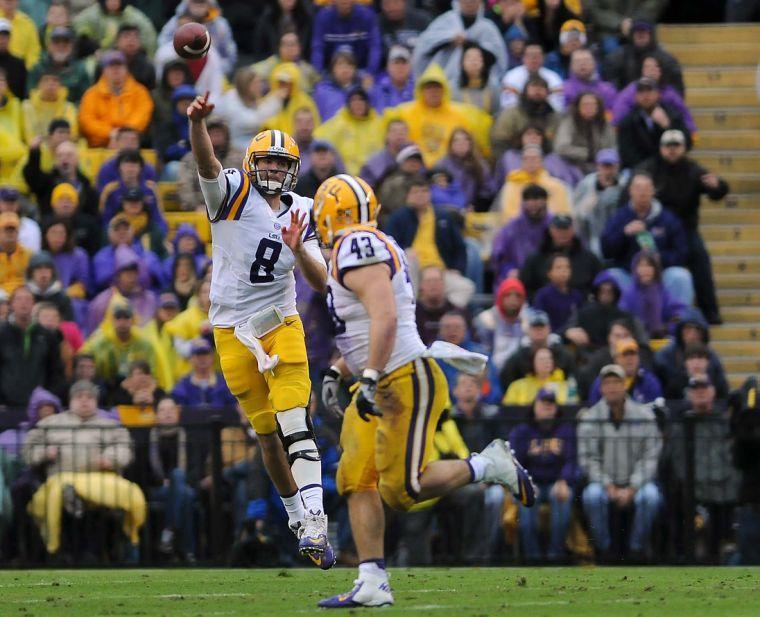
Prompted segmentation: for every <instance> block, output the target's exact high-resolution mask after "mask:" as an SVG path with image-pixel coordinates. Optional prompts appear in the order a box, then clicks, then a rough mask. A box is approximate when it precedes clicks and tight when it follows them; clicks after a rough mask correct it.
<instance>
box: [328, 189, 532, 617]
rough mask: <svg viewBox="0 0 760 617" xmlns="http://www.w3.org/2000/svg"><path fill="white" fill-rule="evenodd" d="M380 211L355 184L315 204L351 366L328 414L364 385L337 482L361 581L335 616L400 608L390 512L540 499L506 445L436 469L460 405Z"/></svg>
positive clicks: (332, 379) (344, 440) (335, 371)
mask: <svg viewBox="0 0 760 617" xmlns="http://www.w3.org/2000/svg"><path fill="white" fill-rule="evenodd" d="M378 210H379V205H378V203H377V199H376V197H375V195H374V193H373V191H372V189H371V188H370V187H369V185H368V184H367V183H366V182H364V180H362V179H360V178H357V177H354V176H350V175H347V174H341V175H337V176H333V177H331V178H328V179H327V180H325V181H324V182H323V183H322V185H321V186H320V187H319V189H318V190H317V193H316V195H315V197H314V220H315V225H316V228H317V235H318V236H319V238H320V241H321V243H322V244H323V246H325V247H330V248H331V249H332V257H331V260H330V263H329V266H328V270H329V277H328V285H327V305H328V310H329V311H330V314H331V316H332V319H333V321H334V325H335V328H336V344H337V346H338V349H339V351H340V353H341V354H342V358H341V360H340V361H339V362H338V363H337V364H336V365H335V366H333V367H331V368H330V371H329V372H328V375H327V376H326V377H325V381H324V383H323V393H322V397H323V400H324V402H325V405H326V407H327V408H328V409H329V410H330V411H332V412H334V413H338V414H340V413H342V411H341V408H340V405H339V404H338V399H337V390H338V386H339V382H340V379H341V378H342V377H348V376H350V375H353V376H355V377H356V378H358V380H359V381H358V387H357V388H356V390H355V391H354V395H353V398H352V400H351V403H350V404H349V406H348V407H347V408H346V410H345V416H344V418H343V428H342V431H341V437H340V442H341V448H342V450H343V452H342V455H341V459H340V464H339V466H338V474H337V481H338V490H339V492H340V493H341V494H343V495H347V496H348V508H349V515H350V520H351V529H352V531H353V536H354V541H355V543H356V548H357V552H358V555H359V559H360V562H361V563H360V565H359V577H358V578H357V580H356V581H355V582H354V587H353V589H352V590H350V591H349V592H347V593H345V594H342V595H338V596H334V597H332V598H329V599H326V600H323V601H322V602H320V603H319V605H320V606H321V607H324V608H346V607H355V606H383V605H387V604H392V603H393V595H392V593H391V589H390V585H389V582H388V575H387V573H386V571H385V562H384V554H383V539H384V534H385V519H384V515H383V503H382V502H383V501H385V503H387V504H388V505H389V506H390V507H392V508H394V509H397V510H409V509H411V508H413V507H417V508H419V507H425V506H426V505H432V503H434V502H435V500H436V499H437V498H439V497H441V496H443V495H445V494H447V493H450V492H451V491H454V490H456V489H457V488H459V487H461V486H464V485H465V484H469V483H471V482H493V483H499V484H503V485H505V486H507V487H509V489H510V490H511V491H512V493H514V494H515V496H516V497H517V498H518V499H520V501H521V502H522V503H523V504H525V505H532V503H533V501H534V498H535V493H534V488H533V484H532V482H531V480H530V478H529V476H528V474H527V473H526V472H525V470H524V469H523V468H522V467H521V466H520V464H519V463H518V462H517V460H516V459H515V458H514V456H513V455H512V452H511V450H510V448H509V444H508V443H507V442H505V441H503V440H494V441H493V442H492V443H491V444H489V445H488V447H486V448H485V449H484V450H483V452H481V453H477V454H473V455H472V456H471V457H470V458H469V459H467V460H438V461H432V462H431V461H430V458H431V453H432V451H433V437H434V434H435V430H436V427H437V425H438V421H439V420H440V418H441V415H442V414H443V412H444V411H445V410H446V409H447V408H448V407H449V405H450V402H449V395H448V385H447V383H446V378H445V377H444V375H443V372H442V371H441V369H440V367H439V366H438V364H437V363H436V362H435V360H434V359H433V358H432V357H428V356H430V355H431V354H429V353H428V351H429V350H428V349H427V348H426V347H425V345H424V343H423V342H422V340H421V339H420V336H419V333H418V331H417V325H416V322H415V314H414V312H415V305H414V291H413V289H412V283H411V279H410V276H409V269H408V266H407V263H406V257H405V255H404V252H403V251H402V250H401V248H399V246H398V244H396V242H395V241H394V240H393V238H391V237H389V236H386V235H385V234H384V233H382V232H381V231H378V229H377V213H378ZM452 347H453V346H452ZM454 349H455V350H459V351H460V352H462V354H467V352H465V351H464V350H460V349H459V348H456V347H455V348H454ZM430 351H432V348H431V350H430ZM449 351H451V350H449ZM455 353H456V352H455ZM481 369H482V364H481V365H480V369H479V370H481ZM424 502H427V503H424Z"/></svg>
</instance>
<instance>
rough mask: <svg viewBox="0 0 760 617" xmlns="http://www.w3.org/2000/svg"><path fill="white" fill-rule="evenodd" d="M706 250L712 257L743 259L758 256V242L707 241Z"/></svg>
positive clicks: (759, 244)
mask: <svg viewBox="0 0 760 617" xmlns="http://www.w3.org/2000/svg"><path fill="white" fill-rule="evenodd" d="M707 250H709V251H710V255H712V256H713V257H728V256H734V257H745V256H747V255H760V242H731V241H726V240H712V241H710V240H708V241H707Z"/></svg>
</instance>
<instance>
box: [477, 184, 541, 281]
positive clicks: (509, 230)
mask: <svg viewBox="0 0 760 617" xmlns="http://www.w3.org/2000/svg"><path fill="white" fill-rule="evenodd" d="M548 199H549V195H548V193H547V192H546V189H544V188H543V187H541V186H538V185H537V184H529V185H528V186H526V187H525V188H524V189H523V191H522V207H521V210H522V211H521V214H520V215H518V216H516V217H514V218H513V219H511V220H510V221H509V222H508V223H507V224H506V225H504V226H503V227H502V228H501V229H500V230H499V231H498V232H497V233H496V236H495V237H494V239H493V247H492V249H491V266H492V268H493V271H494V276H495V279H496V281H501V280H502V279H504V278H512V277H515V276H517V274H518V272H519V270H520V268H521V267H522V266H523V265H524V264H525V260H526V259H527V258H528V257H529V256H530V255H531V254H532V253H533V252H535V251H536V250H538V247H539V246H540V244H541V241H542V240H543V237H544V232H545V231H546V229H547V227H548V226H549V222H550V221H551V215H550V214H549V212H548V211H547V201H548Z"/></svg>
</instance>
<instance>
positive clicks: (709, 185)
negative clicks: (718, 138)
mask: <svg viewBox="0 0 760 617" xmlns="http://www.w3.org/2000/svg"><path fill="white" fill-rule="evenodd" d="M641 169H643V170H644V171H646V172H648V173H649V174H650V175H651V176H652V179H653V181H654V186H655V190H656V197H657V199H659V200H660V202H662V205H663V206H665V207H666V208H667V209H668V210H670V211H672V212H673V214H675V215H676V216H677V217H678V218H679V219H681V223H683V227H684V230H685V231H686V238H687V243H688V257H687V263H686V266H687V267H688V268H689V271H690V272H691V275H692V278H693V279H694V288H695V291H696V298H697V304H698V305H699V308H700V309H701V310H702V313H703V314H704V315H705V317H706V318H707V321H708V322H709V323H711V324H719V323H722V320H721V317H720V312H719V310H718V299H717V297H716V295H715V284H714V282H713V276H712V266H711V264H710V255H709V254H708V252H707V249H706V248H705V244H704V242H703V241H702V237H701V236H700V235H699V201H700V197H701V196H702V195H707V196H708V197H709V198H710V199H712V200H713V201H718V200H719V199H723V198H724V197H725V196H726V194H727V193H728V191H729V187H728V184H727V183H726V181H725V180H723V179H722V178H720V177H718V176H717V175H716V174H714V173H711V172H709V171H707V170H706V169H705V168H704V167H702V166H701V165H699V164H698V163H697V162H696V161H694V160H692V159H690V158H689V157H688V156H686V136H685V135H684V133H682V132H681V131H678V130H674V129H671V130H669V131H665V132H664V133H663V134H662V138H661V139H660V150H659V152H658V153H657V154H656V155H655V156H653V157H651V158H649V159H647V160H646V161H644V162H643V163H642V165H641Z"/></svg>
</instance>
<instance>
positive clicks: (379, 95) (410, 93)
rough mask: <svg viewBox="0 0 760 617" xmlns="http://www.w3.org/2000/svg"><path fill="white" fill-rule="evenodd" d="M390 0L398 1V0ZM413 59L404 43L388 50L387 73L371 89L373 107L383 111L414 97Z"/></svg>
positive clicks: (378, 111) (392, 0) (379, 111)
mask: <svg viewBox="0 0 760 617" xmlns="http://www.w3.org/2000/svg"><path fill="white" fill-rule="evenodd" d="M386 1H388V0H386ZM390 1H391V2H397V1H398V0H390ZM383 4H385V3H383ZM411 60H412V53H411V52H410V51H409V49H408V48H406V47H404V46H403V45H394V46H393V47H391V48H390V50H389V51H388V61H387V63H386V65H385V73H384V74H383V75H382V76H381V77H380V78H379V79H378V80H377V81H376V82H375V85H374V86H372V90H370V100H371V101H372V107H373V108H374V109H375V111H376V112H377V113H382V112H383V110H384V109H385V108H386V107H395V106H396V105H400V104H401V103H407V102H409V101H411V100H412V99H413V98H414V77H413V75H412V65H411Z"/></svg>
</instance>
